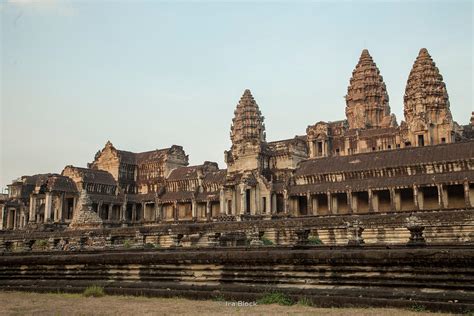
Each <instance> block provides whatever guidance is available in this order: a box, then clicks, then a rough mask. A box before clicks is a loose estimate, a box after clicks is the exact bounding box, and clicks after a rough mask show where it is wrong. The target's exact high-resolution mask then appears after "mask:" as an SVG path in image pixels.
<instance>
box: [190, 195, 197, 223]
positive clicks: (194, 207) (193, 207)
mask: <svg viewBox="0 0 474 316" xmlns="http://www.w3.org/2000/svg"><path fill="white" fill-rule="evenodd" d="M191 213H192V217H193V219H194V218H197V217H198V214H197V203H196V200H195V199H193V200H192V201H191Z"/></svg>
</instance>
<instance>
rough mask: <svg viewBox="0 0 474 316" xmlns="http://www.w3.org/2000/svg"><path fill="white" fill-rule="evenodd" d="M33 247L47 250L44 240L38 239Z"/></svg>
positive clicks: (46, 243) (46, 242)
mask: <svg viewBox="0 0 474 316" xmlns="http://www.w3.org/2000/svg"><path fill="white" fill-rule="evenodd" d="M33 247H34V248H38V249H42V250H45V249H47V248H48V241H47V240H45V239H38V240H36V241H35V243H34V245H33Z"/></svg>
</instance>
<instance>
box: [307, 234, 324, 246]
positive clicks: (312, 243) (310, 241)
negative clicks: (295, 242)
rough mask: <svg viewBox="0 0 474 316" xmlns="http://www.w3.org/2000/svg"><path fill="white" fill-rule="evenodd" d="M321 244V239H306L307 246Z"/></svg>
mask: <svg viewBox="0 0 474 316" xmlns="http://www.w3.org/2000/svg"><path fill="white" fill-rule="evenodd" d="M322 244H323V242H322V240H321V239H319V237H315V236H312V237H309V238H308V245H322Z"/></svg>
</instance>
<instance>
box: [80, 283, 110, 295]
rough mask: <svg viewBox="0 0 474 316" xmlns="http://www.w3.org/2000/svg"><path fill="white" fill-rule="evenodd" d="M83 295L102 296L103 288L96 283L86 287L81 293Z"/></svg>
mask: <svg viewBox="0 0 474 316" xmlns="http://www.w3.org/2000/svg"><path fill="white" fill-rule="evenodd" d="M82 295H84V296H85V297H102V296H104V295H105V292H104V288H103V287H101V286H98V285H91V286H89V287H87V288H86V289H85V290H84V292H83V293H82Z"/></svg>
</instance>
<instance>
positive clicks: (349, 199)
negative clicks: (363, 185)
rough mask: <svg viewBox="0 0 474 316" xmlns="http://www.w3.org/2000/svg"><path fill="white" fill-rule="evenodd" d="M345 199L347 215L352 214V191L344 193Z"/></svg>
mask: <svg viewBox="0 0 474 316" xmlns="http://www.w3.org/2000/svg"><path fill="white" fill-rule="evenodd" d="M346 199H347V209H348V213H349V214H352V191H347V192H346Z"/></svg>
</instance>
